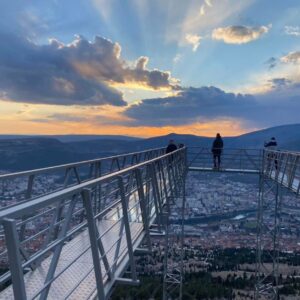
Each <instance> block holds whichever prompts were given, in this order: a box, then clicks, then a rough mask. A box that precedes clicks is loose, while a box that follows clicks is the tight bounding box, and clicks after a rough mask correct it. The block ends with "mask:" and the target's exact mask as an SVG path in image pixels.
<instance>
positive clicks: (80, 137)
mask: <svg viewBox="0 0 300 300" xmlns="http://www.w3.org/2000/svg"><path fill="white" fill-rule="evenodd" d="M28 138H53V139H57V140H59V141H61V142H63V143H67V142H83V141H91V140H121V141H137V140H140V139H141V138H138V137H132V136H126V135H95V134H88V135H85V134H67V135H10V134H0V140H8V139H9V140H11V139H28Z"/></svg>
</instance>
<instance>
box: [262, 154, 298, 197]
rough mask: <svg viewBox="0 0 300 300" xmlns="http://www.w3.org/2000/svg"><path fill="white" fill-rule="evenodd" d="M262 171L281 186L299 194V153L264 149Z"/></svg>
mask: <svg viewBox="0 0 300 300" xmlns="http://www.w3.org/2000/svg"><path fill="white" fill-rule="evenodd" d="M263 173H264V175H265V176H267V177H269V178H271V179H273V180H275V181H276V182H278V183H280V184H281V185H282V186H284V187H286V188H288V189H289V190H291V191H293V192H294V193H296V194H297V195H299V194H300V153H299V152H290V151H274V150H264V153H263Z"/></svg>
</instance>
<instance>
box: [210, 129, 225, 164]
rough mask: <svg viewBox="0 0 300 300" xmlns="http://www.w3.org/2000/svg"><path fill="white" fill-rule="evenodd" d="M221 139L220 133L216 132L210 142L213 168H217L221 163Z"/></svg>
mask: <svg viewBox="0 0 300 300" xmlns="http://www.w3.org/2000/svg"><path fill="white" fill-rule="evenodd" d="M223 146H224V143H223V140H222V137H221V135H220V133H217V135H216V138H215V140H214V142H213V144H212V148H211V152H212V154H213V157H214V168H215V169H219V168H220V165H221V154H222V151H223Z"/></svg>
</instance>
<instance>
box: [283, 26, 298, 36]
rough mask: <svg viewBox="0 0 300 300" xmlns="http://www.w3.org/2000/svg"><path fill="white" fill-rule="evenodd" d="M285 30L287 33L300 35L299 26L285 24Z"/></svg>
mask: <svg viewBox="0 0 300 300" xmlns="http://www.w3.org/2000/svg"><path fill="white" fill-rule="evenodd" d="M284 30H285V33H286V34H287V35H294V36H300V27H299V26H285V27H284Z"/></svg>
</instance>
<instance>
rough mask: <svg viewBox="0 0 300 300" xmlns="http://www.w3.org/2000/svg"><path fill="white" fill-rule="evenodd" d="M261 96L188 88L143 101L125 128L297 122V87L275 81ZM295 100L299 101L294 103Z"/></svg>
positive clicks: (129, 114)
mask: <svg viewBox="0 0 300 300" xmlns="http://www.w3.org/2000/svg"><path fill="white" fill-rule="evenodd" d="M270 83H271V84H272V88H271V90H270V91H269V92H268V93H265V94H263V95H257V96H255V97H254V96H252V95H242V94H233V93H226V92H224V91H222V90H221V89H218V88H216V87H201V88H187V89H185V90H183V91H181V92H180V93H179V94H178V95H177V96H172V97H166V98H157V99H148V100H142V101H141V102H140V103H138V104H134V105H131V106H129V107H128V108H127V109H126V110H125V113H124V114H125V115H126V116H127V117H129V118H131V122H127V123H126V125H129V126H136V125H146V126H156V127H159V126H164V125H184V124H192V123H195V122H206V121H208V120H210V121H212V120H213V121H217V120H221V119H231V120H242V121H244V122H245V123H247V124H251V125H252V126H269V125H270V126H273V125H274V124H282V123H297V122H299V113H298V112H299V109H300V102H299V95H300V85H299V84H297V83H292V82H291V81H290V80H288V79H286V78H274V79H273V80H271V81H270ZM296 99H298V101H297V100H296Z"/></svg>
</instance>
